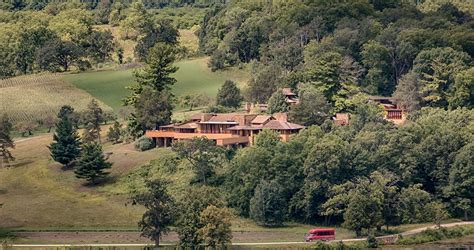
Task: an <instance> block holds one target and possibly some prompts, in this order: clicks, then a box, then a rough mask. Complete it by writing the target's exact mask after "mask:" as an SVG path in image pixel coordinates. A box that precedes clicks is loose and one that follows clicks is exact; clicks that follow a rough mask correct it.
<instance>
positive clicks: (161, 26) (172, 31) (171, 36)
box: [135, 19, 179, 61]
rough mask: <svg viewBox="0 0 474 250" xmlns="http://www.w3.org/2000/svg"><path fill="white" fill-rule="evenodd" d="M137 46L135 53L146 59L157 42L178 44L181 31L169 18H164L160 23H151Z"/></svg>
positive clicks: (143, 59) (141, 59)
mask: <svg viewBox="0 0 474 250" xmlns="http://www.w3.org/2000/svg"><path fill="white" fill-rule="evenodd" d="M150 26H151V27H149V28H147V29H146V30H145V35H143V36H142V37H141V38H140V39H139V40H138V42H137V45H136V46H135V55H136V56H137V57H138V59H139V60H140V61H145V60H146V57H147V55H148V50H150V48H152V47H153V46H154V45H155V44H156V43H165V44H170V45H176V44H177V43H178V37H179V32H178V30H177V29H176V28H175V27H173V25H172V23H171V22H170V21H169V20H166V19H163V20H159V21H158V25H157V26H156V27H155V25H150Z"/></svg>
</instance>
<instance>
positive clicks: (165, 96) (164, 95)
mask: <svg viewBox="0 0 474 250" xmlns="http://www.w3.org/2000/svg"><path fill="white" fill-rule="evenodd" d="M173 102H174V98H173V94H172V93H171V92H170V91H168V90H163V91H155V90H152V89H150V88H145V89H144V90H143V91H142V93H141V94H140V96H139V98H138V100H137V103H135V115H136V117H137V121H138V122H139V123H140V125H141V127H142V130H147V129H157V128H158V127H159V126H163V125H168V124H170V122H171V115H172V110H173V108H174V105H173Z"/></svg>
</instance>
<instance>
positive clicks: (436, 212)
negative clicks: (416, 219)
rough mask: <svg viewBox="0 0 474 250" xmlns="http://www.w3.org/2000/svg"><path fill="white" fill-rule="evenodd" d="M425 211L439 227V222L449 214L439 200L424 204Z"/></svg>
mask: <svg viewBox="0 0 474 250" xmlns="http://www.w3.org/2000/svg"><path fill="white" fill-rule="evenodd" d="M426 213H427V214H428V216H429V218H430V219H432V221H433V223H434V224H435V225H436V226H437V227H438V228H440V227H441V222H442V221H443V220H445V219H447V218H448V216H449V214H448V212H447V211H446V206H445V205H444V204H443V203H441V202H439V201H433V202H431V203H429V204H428V205H427V206H426Z"/></svg>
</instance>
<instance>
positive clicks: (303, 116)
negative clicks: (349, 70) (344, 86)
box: [289, 86, 331, 126]
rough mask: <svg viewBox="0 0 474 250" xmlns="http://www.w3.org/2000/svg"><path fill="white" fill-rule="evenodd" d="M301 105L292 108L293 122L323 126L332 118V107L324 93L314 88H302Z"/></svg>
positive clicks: (300, 94) (291, 117) (291, 116)
mask: <svg viewBox="0 0 474 250" xmlns="http://www.w3.org/2000/svg"><path fill="white" fill-rule="evenodd" d="M299 99H300V103H299V104H298V105H295V106H294V107H292V108H291V110H290V113H289V117H290V119H291V121H293V122H295V123H298V124H302V125H305V126H309V125H321V124H322V123H323V122H324V120H326V119H327V118H329V117H330V110H331V105H330V104H329V102H328V101H327V99H326V97H325V96H324V94H323V93H322V92H320V91H319V90H317V89H316V88H314V87H313V86H306V87H302V88H301V89H300V92H299Z"/></svg>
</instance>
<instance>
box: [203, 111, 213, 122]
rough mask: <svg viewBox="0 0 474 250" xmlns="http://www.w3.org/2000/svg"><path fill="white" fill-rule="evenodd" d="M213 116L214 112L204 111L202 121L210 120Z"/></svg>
mask: <svg viewBox="0 0 474 250" xmlns="http://www.w3.org/2000/svg"><path fill="white" fill-rule="evenodd" d="M211 117H212V114H208V113H202V114H201V122H207V121H209V119H211Z"/></svg>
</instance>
